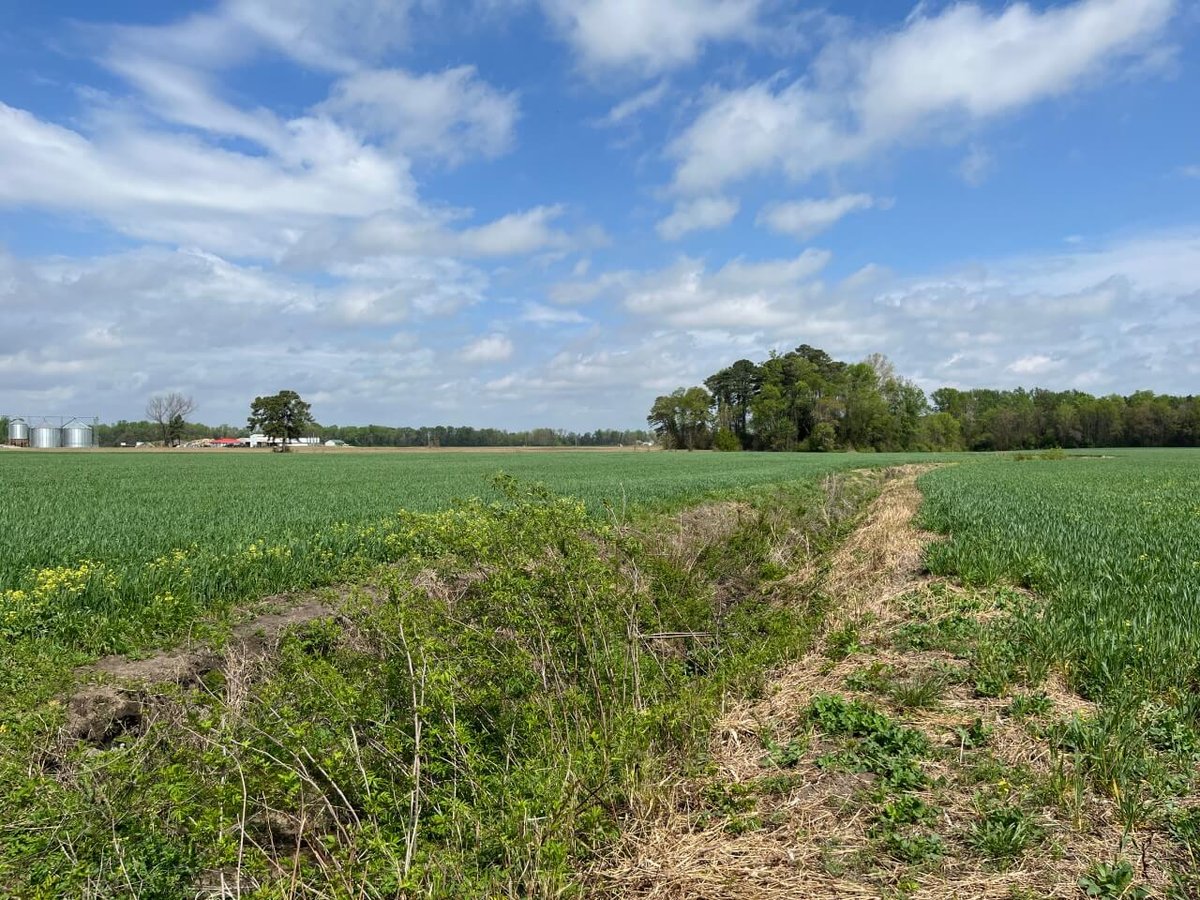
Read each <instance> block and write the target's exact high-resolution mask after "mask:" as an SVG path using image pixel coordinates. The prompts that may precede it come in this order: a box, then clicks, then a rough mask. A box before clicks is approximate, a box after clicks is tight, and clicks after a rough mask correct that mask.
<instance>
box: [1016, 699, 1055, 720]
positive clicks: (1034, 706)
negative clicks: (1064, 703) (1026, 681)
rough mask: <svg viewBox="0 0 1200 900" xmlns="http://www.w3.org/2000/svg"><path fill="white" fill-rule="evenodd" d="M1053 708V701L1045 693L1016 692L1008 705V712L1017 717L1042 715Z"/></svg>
mask: <svg viewBox="0 0 1200 900" xmlns="http://www.w3.org/2000/svg"><path fill="white" fill-rule="evenodd" d="M1052 709H1054V703H1053V701H1051V699H1050V698H1049V697H1048V696H1046V695H1045V694H1040V693H1039V694H1017V695H1015V696H1014V697H1013V698H1012V702H1011V703H1010V704H1009V705H1008V714H1009V715H1010V716H1014V717H1016V718H1018V719H1023V718H1026V717H1028V716H1044V715H1046V714H1047V713H1049V712H1050V711H1051V710H1052Z"/></svg>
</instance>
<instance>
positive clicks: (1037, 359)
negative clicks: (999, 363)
mask: <svg viewBox="0 0 1200 900" xmlns="http://www.w3.org/2000/svg"><path fill="white" fill-rule="evenodd" d="M1061 366H1062V363H1061V362H1060V361H1059V360H1056V359H1053V358H1052V357H1049V356H1046V355H1045V354H1043V353H1033V354H1030V355H1028V356H1022V357H1021V358H1020V359H1015V360H1013V361H1012V362H1011V363H1009V365H1008V367H1007V370H1008V371H1009V372H1012V373H1014V374H1016V375H1044V374H1045V373H1047V372H1052V371H1054V370H1055V369H1057V368H1060V367H1061Z"/></svg>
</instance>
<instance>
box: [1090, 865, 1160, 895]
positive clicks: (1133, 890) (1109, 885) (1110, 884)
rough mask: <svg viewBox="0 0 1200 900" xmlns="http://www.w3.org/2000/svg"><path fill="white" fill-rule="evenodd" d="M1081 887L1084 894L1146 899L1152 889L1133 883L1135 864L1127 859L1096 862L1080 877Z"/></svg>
mask: <svg viewBox="0 0 1200 900" xmlns="http://www.w3.org/2000/svg"><path fill="white" fill-rule="evenodd" d="M1079 887H1080V889H1081V890H1082V891H1083V893H1084V896H1087V897H1100V898H1105V900H1108V898H1123V900H1144V898H1146V897H1149V896H1150V891H1149V890H1148V889H1147V888H1146V887H1144V886H1142V885H1135V884H1134V883H1133V866H1131V865H1130V864H1129V863H1128V862H1127V861H1126V860H1123V859H1122V860H1120V861H1118V862H1114V863H1111V864H1110V863H1102V862H1097V863H1095V864H1094V865H1093V866H1092V867H1091V868H1090V869H1088V872H1087V874H1086V875H1084V876H1083V877H1082V878H1080V879H1079Z"/></svg>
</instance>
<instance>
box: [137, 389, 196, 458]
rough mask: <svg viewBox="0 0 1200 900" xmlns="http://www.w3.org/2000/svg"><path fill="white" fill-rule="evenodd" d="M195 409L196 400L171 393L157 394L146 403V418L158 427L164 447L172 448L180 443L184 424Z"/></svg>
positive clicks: (174, 392)
mask: <svg viewBox="0 0 1200 900" xmlns="http://www.w3.org/2000/svg"><path fill="white" fill-rule="evenodd" d="M195 409H196V401H195V400H193V399H192V398H191V397H188V396H187V395H185V394H180V393H179V392H177V391H171V393H169V394H156V395H155V396H153V397H151V398H150V399H149V400H148V401H147V402H146V418H147V419H149V420H150V421H151V422H154V423H155V424H156V425H158V431H159V434H160V435H161V436H162V442H163V445H164V446H166V447H170V446H173V445H174V444H175V443H177V442H178V440H179V436H180V435H181V434H182V433H183V424H184V422H185V421H186V419H187V417H188V416H189V415H191V413H192V412H194V411H195Z"/></svg>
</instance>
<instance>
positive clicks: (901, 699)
mask: <svg viewBox="0 0 1200 900" xmlns="http://www.w3.org/2000/svg"><path fill="white" fill-rule="evenodd" d="M945 689H946V681H945V679H944V678H943V677H942V676H941V674H940V673H938V672H924V673H921V674H918V675H913V676H911V677H909V678H908V679H906V680H904V681H897V682H894V683H893V684H892V686H891V688H890V690H889V691H888V693H889V694H890V696H891V698H892V700H894V701H895V702H896V705H897V706H899V707H900V708H901V709H933V708H934V707H936V706H937V705H938V704H939V703H940V702H941V699H942V692H943V691H944V690H945Z"/></svg>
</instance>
